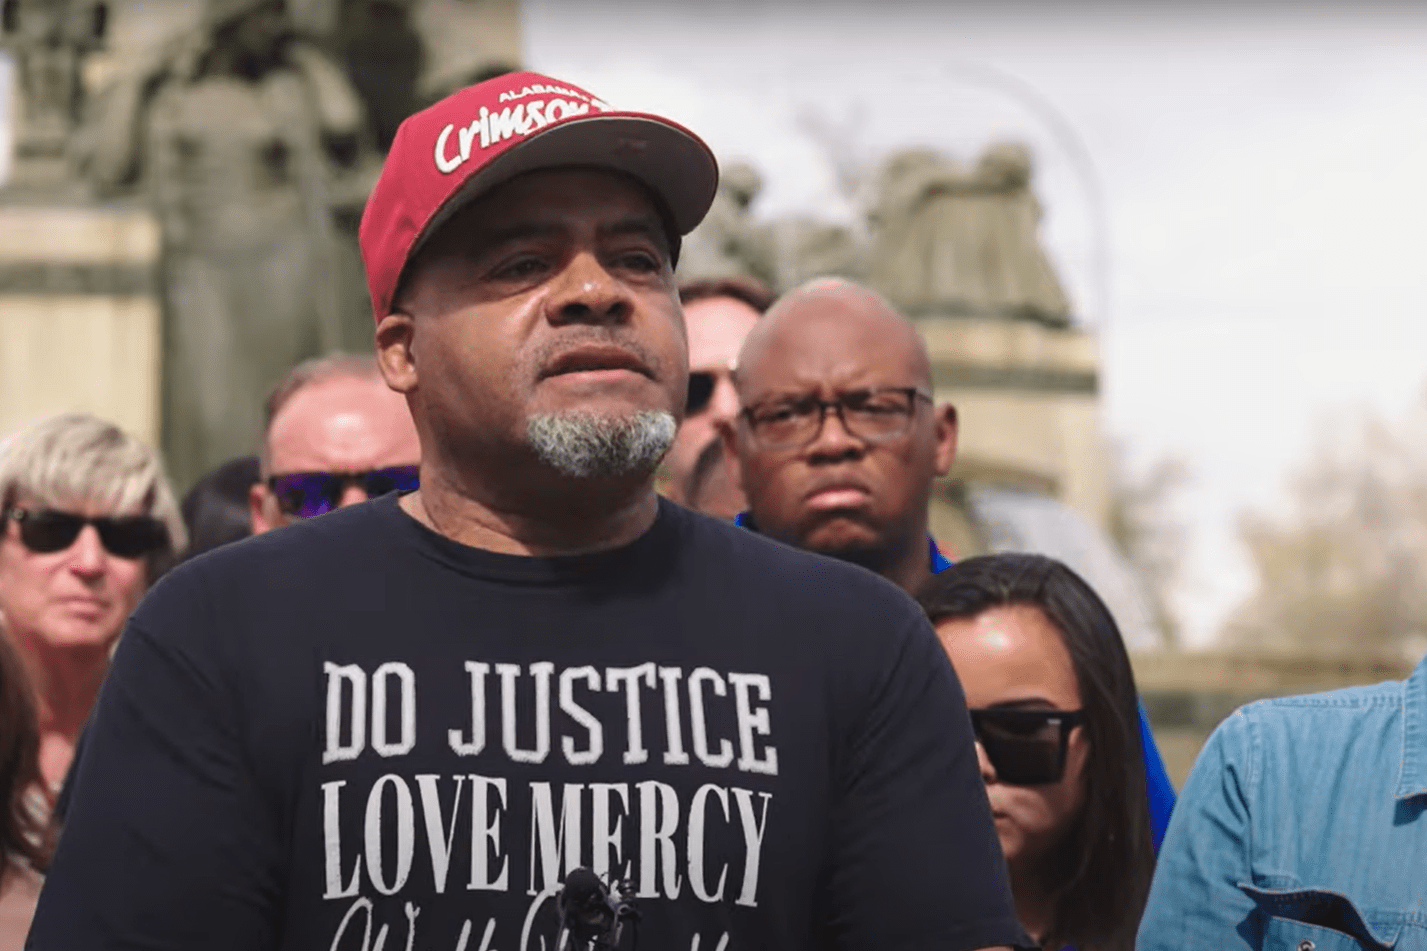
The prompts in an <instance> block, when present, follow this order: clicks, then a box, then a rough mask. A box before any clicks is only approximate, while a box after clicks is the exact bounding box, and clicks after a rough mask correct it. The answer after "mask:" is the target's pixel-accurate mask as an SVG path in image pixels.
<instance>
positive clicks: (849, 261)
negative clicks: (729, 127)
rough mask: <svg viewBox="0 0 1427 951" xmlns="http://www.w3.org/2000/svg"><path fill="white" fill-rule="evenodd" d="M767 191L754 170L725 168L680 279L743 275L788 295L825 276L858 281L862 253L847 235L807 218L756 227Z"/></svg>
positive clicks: (690, 242) (687, 247) (687, 246)
mask: <svg viewBox="0 0 1427 951" xmlns="http://www.w3.org/2000/svg"><path fill="white" fill-rule="evenodd" d="M762 188H763V180H762V178H761V177H760V176H759V174H758V172H757V171H756V170H755V169H754V168H753V167H752V166H750V165H747V164H744V163H742V162H732V163H729V164H728V165H727V166H725V167H724V168H723V170H722V173H721V175H720V177H719V186H718V194H717V195H716V196H715V197H714V203H713V207H712V208H710V209H709V213H708V214H707V215H705V216H704V220H703V223H702V224H700V225H699V226H698V227H697V228H696V229H694V232H693V233H692V234H690V235H689V236H688V237H687V238H685V239H684V249H683V251H682V252H681V254H680V256H679V277H680V278H682V279H685V280H693V279H696V278H716V277H729V276H732V275H742V276H745V277H754V278H757V279H758V280H760V281H762V282H763V283H765V284H767V285H768V286H769V287H772V288H774V289H775V290H778V291H786V290H788V289H790V288H792V287H794V286H796V285H798V284H800V283H802V282H803V281H805V280H808V279H809V278H813V277H818V276H820V275H824V274H838V275H842V276H845V277H855V276H857V274H858V273H859V269H860V258H861V250H860V248H859V246H858V244H857V240H856V238H855V237H854V236H853V235H852V233H851V232H850V231H849V230H848V229H846V228H843V227H840V226H838V225H835V224H830V223H828V222H824V221H816V220H814V219H812V218H806V217H797V218H783V219H778V220H776V221H772V222H767V223H758V222H755V221H753V219H752V216H751V215H750V214H749V206H750V205H751V204H752V203H753V200H754V199H755V198H756V197H758V193H759V192H760V191H761V190H762Z"/></svg>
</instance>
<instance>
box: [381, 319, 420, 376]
mask: <svg viewBox="0 0 1427 951" xmlns="http://www.w3.org/2000/svg"><path fill="white" fill-rule="evenodd" d="M376 343H377V366H378V367H380V368H381V372H382V379H384V380H385V381H386V385H387V386H389V387H391V388H392V389H393V390H396V391H397V392H398V393H404V394H410V393H411V392H412V391H413V390H415V389H416V383H417V374H416V320H415V318H413V317H412V316H411V315H410V314H408V313H406V312H405V311H400V310H397V311H392V312H391V313H390V314H387V315H386V316H385V317H383V318H382V319H381V320H380V321H378V322H377V333H376Z"/></svg>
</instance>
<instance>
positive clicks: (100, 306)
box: [0, 194, 161, 445]
mask: <svg viewBox="0 0 1427 951" xmlns="http://www.w3.org/2000/svg"><path fill="white" fill-rule="evenodd" d="M5 198H6V196H5V195H3V194H0V434H8V433H11V432H14V431H15V430H16V429H18V428H20V427H22V426H24V425H26V424H28V423H32V422H34V421H36V420H38V419H41V418H43V417H45V416H49V415H52V414H54V413H60V412H66V411H71V410H82V411H86V412H90V413H93V414H95V415H96V416H100V417H103V418H105V419H108V420H111V421H113V422H115V423H117V424H118V425H119V426H121V427H123V428H124V429H125V430H127V431H129V432H131V433H133V434H134V435H136V436H138V437H139V438H141V439H143V440H145V441H146V442H148V443H150V444H151V445H157V444H158V441H159V431H160V430H159V425H160V423H159V379H160V376H159V373H160V362H159V361H160V352H161V348H160V317H159V303H158V299H157V296H156V287H157V281H156V271H157V267H158V260H159V247H160V242H159V229H158V225H157V223H156V222H155V221H154V219H153V217H152V216H151V215H150V214H149V213H148V212H147V211H144V210H141V209H135V208H102V207H101V208H97V207H83V206H79V205H58V204H48V205H47V204H39V203H36V204H25V203H19V202H14V201H6V200H5Z"/></svg>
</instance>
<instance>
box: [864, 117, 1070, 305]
mask: <svg viewBox="0 0 1427 951" xmlns="http://www.w3.org/2000/svg"><path fill="white" fill-rule="evenodd" d="M1030 178H1031V160H1030V153H1029V152H1028V151H1027V149H1026V148H1025V147H1024V146H1022V145H1015V144H1002V145H996V146H992V147H991V148H990V149H988V150H987V151H986V153H985V154H984V155H982V157H981V159H980V161H979V162H978V163H977V164H976V167H975V168H971V169H968V168H965V167H964V166H962V165H960V164H959V163H957V162H955V161H954V160H952V159H949V158H947V157H945V156H942V155H940V154H938V153H936V152H934V151H931V150H929V149H911V150H907V151H903V152H899V153H897V154H895V155H893V156H892V158H890V159H889V160H888V161H887V163H886V164H885V165H884V166H883V168H882V171H881V174H880V176H879V180H878V183H877V199H876V204H875V206H874V207H873V209H872V211H871V214H870V215H869V218H870V221H871V224H872V227H873V232H874V238H873V244H872V249H871V254H870V264H869V271H870V279H871V282H872V284H873V285H874V286H876V287H877V288H878V289H879V290H881V291H882V292H883V293H884V294H886V295H887V296H888V298H889V299H890V300H891V301H892V302H893V303H895V304H896V305H897V306H898V307H900V308H902V309H903V310H904V311H905V312H906V313H908V314H911V315H914V316H919V317H921V316H939V315H940V316H954V315H978V316H989V317H1019V318H1028V319H1033V320H1038V321H1042V322H1044V323H1046V324H1050V325H1052V326H1063V325H1065V324H1067V323H1068V322H1069V320H1070V305H1069V302H1068V301H1067V300H1066V297H1065V293H1064V291H1063V290H1062V289H1061V287H1060V282H1059V280H1058V279H1057V278H1056V276H1055V272H1054V270H1053V269H1052V268H1051V265H1050V262H1049V260H1047V258H1046V256H1045V252H1044V251H1043V250H1042V249H1041V246H1040V242H1039V240H1038V239H1037V235H1036V230H1037V228H1038V226H1039V223H1040V214H1041V212H1040V205H1039V203H1038V202H1037V201H1036V197H1035V195H1034V194H1033V193H1032V192H1031V188H1030Z"/></svg>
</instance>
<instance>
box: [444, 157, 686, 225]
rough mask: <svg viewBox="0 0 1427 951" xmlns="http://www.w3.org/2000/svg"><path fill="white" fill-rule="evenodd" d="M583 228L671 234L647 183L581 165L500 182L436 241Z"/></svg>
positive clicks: (542, 171)
mask: <svg viewBox="0 0 1427 951" xmlns="http://www.w3.org/2000/svg"><path fill="white" fill-rule="evenodd" d="M580 227H595V228H597V229H599V230H601V231H605V232H612V233H626V232H640V231H648V232H650V233H652V234H654V235H656V236H657V237H660V238H661V239H662V238H664V237H665V226H664V219H663V216H662V215H661V214H660V210H659V205H658V202H657V200H656V199H655V198H654V196H653V195H652V194H651V193H650V192H649V190H648V189H647V188H645V187H644V186H643V185H642V184H640V183H639V182H638V181H636V180H635V179H633V178H631V177H630V176H628V175H624V174H621V173H618V172H611V171H608V170H606V169H595V168H578V167H577V168H562V169H543V170H540V171H536V172H527V173H526V174H524V175H520V176H518V177H516V178H513V179H511V180H510V181H508V182H504V183H502V184H500V185H497V186H496V187H494V188H492V189H491V190H490V191H488V192H486V193H485V194H483V195H481V196H479V197H478V198H476V199H474V200H473V201H471V203H470V204H469V205H467V206H466V207H465V208H464V209H462V210H461V211H459V212H457V213H456V214H455V215H454V216H453V217H452V219H451V221H450V222H449V223H448V224H447V225H446V226H445V227H443V228H442V229H441V233H440V234H438V235H437V236H436V241H444V240H447V239H448V238H455V239H457V240H465V241H479V242H480V243H482V244H498V243H501V242H503V241H507V240H512V239H516V238H521V237H526V236H529V235H531V234H542V233H543V234H558V233H562V232H568V231H571V230H574V229H577V228H580Z"/></svg>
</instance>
